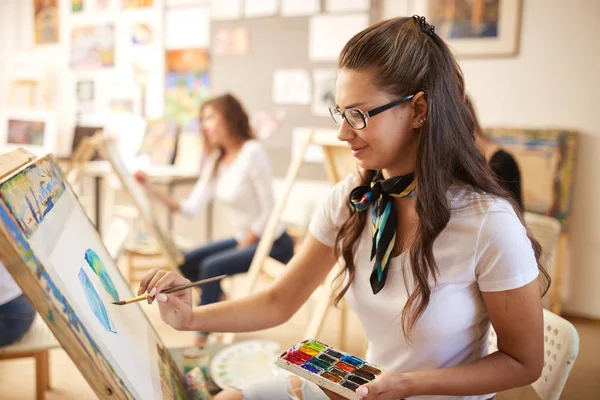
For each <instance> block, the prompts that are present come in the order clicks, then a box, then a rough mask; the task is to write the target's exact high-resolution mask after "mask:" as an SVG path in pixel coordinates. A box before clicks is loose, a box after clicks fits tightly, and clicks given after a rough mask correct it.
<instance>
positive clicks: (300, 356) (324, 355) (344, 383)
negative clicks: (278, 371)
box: [276, 340, 382, 400]
mask: <svg viewBox="0 0 600 400" xmlns="http://www.w3.org/2000/svg"><path fill="white" fill-rule="evenodd" d="M276 364H277V366H278V367H280V368H283V369H285V370H286V371H289V372H291V373H293V374H295V375H298V376H299V377H301V378H304V379H306V380H308V381H310V382H313V383H315V384H317V385H319V386H321V387H323V388H325V389H327V390H330V391H332V392H334V393H337V394H339V395H340V396H344V397H345V398H347V399H352V400H356V399H358V398H359V397H358V396H357V394H356V392H355V391H356V389H358V388H359V387H360V386H362V385H364V384H366V383H369V382H370V381H372V380H373V379H375V378H376V377H377V375H379V374H381V372H382V370H381V368H378V367H376V366H374V365H372V364H369V363H367V362H365V361H363V360H361V359H360V358H358V357H354V356H352V355H350V354H347V353H344V352H343V351H340V350H337V349H334V348H332V347H330V346H327V345H326V344H323V343H320V342H317V341H316V340H305V341H303V342H301V343H299V344H297V345H295V346H294V347H292V348H291V349H289V350H288V351H286V352H285V353H283V354H282V355H281V356H279V358H278V359H277V363H276Z"/></svg>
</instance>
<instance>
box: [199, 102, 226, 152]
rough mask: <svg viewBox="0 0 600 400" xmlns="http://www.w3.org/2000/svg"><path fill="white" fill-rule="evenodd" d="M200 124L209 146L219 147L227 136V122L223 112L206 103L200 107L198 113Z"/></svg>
mask: <svg viewBox="0 0 600 400" xmlns="http://www.w3.org/2000/svg"><path fill="white" fill-rule="evenodd" d="M200 126H201V129H202V134H203V135H204V136H205V137H206V139H207V140H208V143H210V145H211V146H214V147H221V146H223V144H224V143H225V141H227V140H228V138H229V131H228V130H227V123H226V122H225V118H223V114H221V112H220V111H219V110H217V109H216V108H215V107H213V106H210V105H207V106H205V107H204V108H203V109H202V114H201V115H200Z"/></svg>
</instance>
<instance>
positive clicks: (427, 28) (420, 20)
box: [413, 15, 435, 36]
mask: <svg viewBox="0 0 600 400" xmlns="http://www.w3.org/2000/svg"><path fill="white" fill-rule="evenodd" d="M413 19H414V20H415V22H416V23H417V24H418V25H419V27H420V28H421V30H422V31H423V32H425V33H426V34H428V35H431V36H433V34H434V33H435V26H433V25H430V24H429V23H428V22H427V20H426V19H425V17H421V16H419V15H413Z"/></svg>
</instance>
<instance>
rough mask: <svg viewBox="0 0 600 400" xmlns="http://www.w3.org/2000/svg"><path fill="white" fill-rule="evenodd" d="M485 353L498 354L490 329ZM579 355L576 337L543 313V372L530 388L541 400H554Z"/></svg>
mask: <svg viewBox="0 0 600 400" xmlns="http://www.w3.org/2000/svg"><path fill="white" fill-rule="evenodd" d="M488 346H489V352H490V353H493V352H495V351H497V350H498V338H497V337H496V332H494V328H491V327H490V334H489V337H488ZM577 353H579V334H578V333H577V330H576V329H575V327H574V326H573V324H571V323H570V322H569V321H567V320H566V319H564V318H561V317H559V316H558V315H556V314H554V313H552V312H551V311H548V310H546V309H544V369H543V370H542V376H540V378H539V379H538V380H537V381H535V382H534V383H532V384H531V386H532V387H533V390H535V392H536V393H537V395H538V396H539V397H540V399H541V400H558V399H559V398H560V394H561V393H562V391H563V388H564V387H565V383H567V378H568V377H569V374H570V373H571V369H572V368H573V364H574V363H575V359H576V358H577Z"/></svg>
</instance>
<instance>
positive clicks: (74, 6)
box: [71, 0, 85, 12]
mask: <svg viewBox="0 0 600 400" xmlns="http://www.w3.org/2000/svg"><path fill="white" fill-rule="evenodd" d="M84 1H85V0H71V11H73V12H81V11H83V7H84V5H83V4H84Z"/></svg>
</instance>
